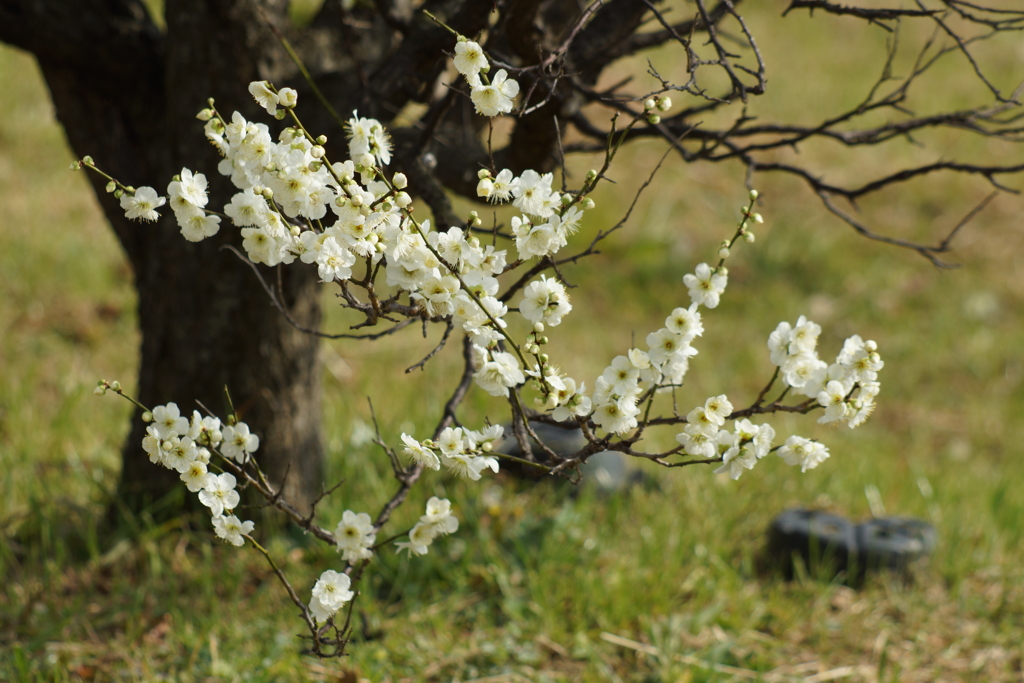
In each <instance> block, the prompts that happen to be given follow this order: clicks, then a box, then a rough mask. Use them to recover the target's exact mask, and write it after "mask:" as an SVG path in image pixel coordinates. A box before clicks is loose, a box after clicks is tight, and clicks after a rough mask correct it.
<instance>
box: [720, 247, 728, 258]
mask: <svg viewBox="0 0 1024 683" xmlns="http://www.w3.org/2000/svg"><path fill="white" fill-rule="evenodd" d="M718 258H720V259H727V258H729V247H722V248H721V249H719V250H718Z"/></svg>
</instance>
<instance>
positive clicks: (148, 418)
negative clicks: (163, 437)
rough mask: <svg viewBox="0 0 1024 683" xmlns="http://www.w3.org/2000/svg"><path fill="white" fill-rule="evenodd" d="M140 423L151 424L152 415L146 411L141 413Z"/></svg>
mask: <svg viewBox="0 0 1024 683" xmlns="http://www.w3.org/2000/svg"><path fill="white" fill-rule="evenodd" d="M142 421H143V422H152V421H153V413H151V412H149V411H148V410H147V411H146V412H144V413H142Z"/></svg>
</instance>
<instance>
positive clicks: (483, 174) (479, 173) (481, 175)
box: [476, 168, 491, 180]
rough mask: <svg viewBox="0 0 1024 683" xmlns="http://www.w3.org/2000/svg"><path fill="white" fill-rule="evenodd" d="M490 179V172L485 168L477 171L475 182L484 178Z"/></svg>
mask: <svg viewBox="0 0 1024 683" xmlns="http://www.w3.org/2000/svg"><path fill="white" fill-rule="evenodd" d="M490 177H491V172H490V171H488V170H487V169H486V168H481V169H480V170H479V171H477V172H476V178H477V180H483V179H484V178H490Z"/></svg>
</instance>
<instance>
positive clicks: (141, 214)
mask: <svg viewBox="0 0 1024 683" xmlns="http://www.w3.org/2000/svg"><path fill="white" fill-rule="evenodd" d="M513 82H514V81H513ZM166 203H167V199H166V198H164V197H161V196H159V195H157V193H156V190H154V189H153V188H152V187H140V188H139V189H137V190H135V194H129V193H127V192H125V193H124V194H123V195H121V208H122V209H124V216H125V218H128V219H130V220H139V221H149V222H150V223H152V222H153V221H155V220H156V219H158V218H160V214H159V213H157V211H156V210H157V209H159V208H160V207H161V206H163V205H164V204H166Z"/></svg>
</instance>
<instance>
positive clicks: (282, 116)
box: [274, 109, 288, 121]
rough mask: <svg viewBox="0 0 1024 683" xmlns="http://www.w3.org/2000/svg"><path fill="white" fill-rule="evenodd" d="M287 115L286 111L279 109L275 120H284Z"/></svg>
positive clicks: (275, 114) (275, 113)
mask: <svg viewBox="0 0 1024 683" xmlns="http://www.w3.org/2000/svg"><path fill="white" fill-rule="evenodd" d="M287 115H288V114H287V113H285V110H284V109H278V110H277V111H275V112H274V118H275V119H277V120H278V121H280V120H282V119H283V118H284V117H285V116H287Z"/></svg>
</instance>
